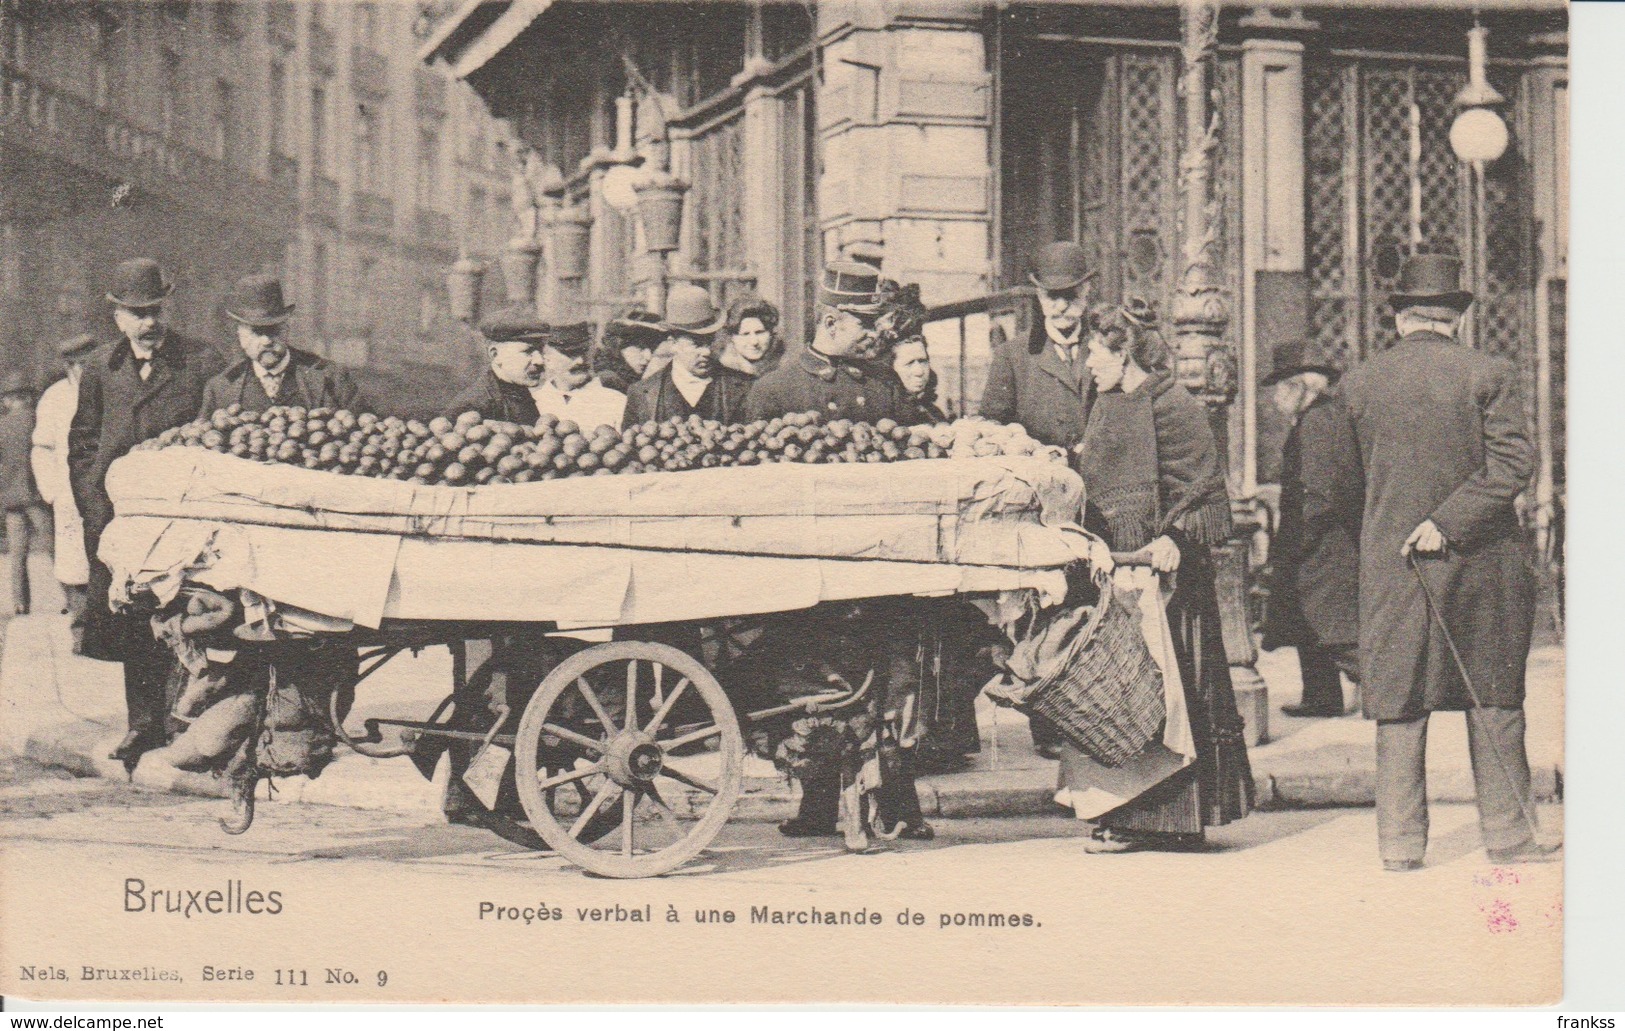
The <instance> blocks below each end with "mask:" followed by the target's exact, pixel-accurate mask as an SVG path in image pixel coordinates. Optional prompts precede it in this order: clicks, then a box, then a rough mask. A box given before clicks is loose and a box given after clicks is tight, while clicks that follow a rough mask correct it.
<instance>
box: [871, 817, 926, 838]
mask: <svg viewBox="0 0 1625 1031" xmlns="http://www.w3.org/2000/svg"><path fill="white" fill-rule="evenodd" d="M936 836H937V832H936V828H934V827H932V826H931V825H930V824H929V823H926V822H925V821H924V820H920V821H919V822H918V823H900V824H898V825H897V826H896V827H895V828H894V829H893V830H892V831H891V832H890V833H888V834H883V835H881V837H883V838H886V839H887V840H888V841H932V840H934V839H935V838H936Z"/></svg>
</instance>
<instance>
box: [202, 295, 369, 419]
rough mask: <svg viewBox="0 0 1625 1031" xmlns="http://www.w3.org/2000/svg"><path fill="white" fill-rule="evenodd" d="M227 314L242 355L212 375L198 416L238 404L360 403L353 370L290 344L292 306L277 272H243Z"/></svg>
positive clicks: (252, 407)
mask: <svg viewBox="0 0 1625 1031" xmlns="http://www.w3.org/2000/svg"><path fill="white" fill-rule="evenodd" d="M226 314H227V315H228V316H229V317H230V318H231V320H232V321H233V322H235V323H236V324H237V344H238V346H239V347H241V348H242V349H243V360H242V361H240V362H238V363H237V364H235V365H233V366H232V367H231V368H229V369H227V370H226V371H225V372H222V373H221V374H220V375H218V376H216V377H215V378H214V379H211V380H210V381H209V383H208V386H206V387H205V388H204V390H203V402H202V407H201V409H200V411H199V413H198V414H199V416H200V417H202V418H208V417H209V416H210V415H213V414H214V413H215V411H216V410H217V409H221V408H225V407H227V406H228V405H232V404H237V405H240V406H241V407H242V410H244V411H253V412H263V411H265V410H266V409H267V408H269V407H271V406H272V405H298V406H299V407H301V408H334V409H339V408H344V409H349V410H351V411H355V410H356V409H357V408H359V407H360V406H361V393H360V391H358V390H357V389H356V386H355V383H354V382H352V381H351V379H350V374H349V373H347V372H345V371H344V370H343V369H342V368H340V367H339V366H337V365H334V364H333V363H332V362H329V361H328V360H327V359H325V358H322V357H321V356H319V355H314V354H311V353H310V352H309V351H302V350H300V349H299V348H297V347H290V346H289V345H288V320H289V319H290V318H292V317H293V305H291V304H287V303H285V302H284V301H283V299H282V281H281V280H279V279H277V278H276V277H275V276H244V277H243V278H242V279H239V280H238V281H237V285H236V286H235V287H234V288H233V289H232V292H231V297H230V299H229V300H227V302H226Z"/></svg>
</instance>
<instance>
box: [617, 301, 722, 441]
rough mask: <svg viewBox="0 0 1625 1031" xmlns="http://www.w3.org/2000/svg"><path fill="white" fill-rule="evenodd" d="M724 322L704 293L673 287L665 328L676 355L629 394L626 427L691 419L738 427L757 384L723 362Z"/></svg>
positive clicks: (625, 417) (628, 392) (628, 390)
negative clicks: (719, 344)
mask: <svg viewBox="0 0 1625 1031" xmlns="http://www.w3.org/2000/svg"><path fill="white" fill-rule="evenodd" d="M725 321H726V318H725V316H724V314H723V313H722V312H720V311H718V310H717V306H716V305H715V304H713V303H712V301H711V294H710V293H709V292H707V291H706V290H705V288H704V287H699V286H692V285H689V284H686V283H684V284H679V285H677V286H674V287H672V289H671V293H670V294H669V295H668V296H667V298H666V317H665V318H664V319H662V320H661V322H660V328H661V330H662V332H664V334H665V340H664V342H665V343H666V344H667V345H669V346H670V349H671V355H672V360H671V364H670V365H668V366H666V367H665V368H664V369H662V370H661V371H660V373H659V374H658V375H655V376H651V377H649V378H648V379H640V380H638V381H637V382H636V383H633V384H632V385H631V386H629V387H628V388H627V390H626V413H625V415H623V416H622V419H621V421H622V423H623V425H626V426H633V425H636V424H638V423H643V422H649V421H650V420H653V421H655V422H665V421H666V420H667V419H676V418H687V417H688V416H690V415H698V416H700V417H701V418H703V419H714V420H716V421H717V422H723V423H734V422H738V421H739V417H740V415H741V414H743V412H744V409H745V395H746V394H748V393H750V388H751V383H752V382H753V381H752V380H751V378H750V377H749V376H747V375H745V374H744V373H742V372H739V371H737V370H735V369H730V368H728V367H726V366H724V365H723V364H722V362H721V361H720V360H719V356H718V355H717V353H716V338H717V334H718V333H719V332H721V331H722V328H723V324H724V322H725Z"/></svg>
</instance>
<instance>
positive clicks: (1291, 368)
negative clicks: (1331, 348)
mask: <svg viewBox="0 0 1625 1031" xmlns="http://www.w3.org/2000/svg"><path fill="white" fill-rule="evenodd" d="M1300 372H1318V373H1320V374H1322V375H1323V376H1325V377H1326V378H1327V379H1328V380H1330V381H1332V382H1334V383H1335V382H1337V377H1339V376H1341V375H1342V372H1341V371H1340V370H1339V369H1338V368H1337V366H1335V365H1333V364H1332V363H1331V360H1330V359H1328V358H1327V357H1326V354H1325V352H1323V351H1322V350H1321V349H1320V345H1319V344H1315V343H1311V342H1310V341H1307V340H1288V341H1287V342H1286V343H1284V344H1277V345H1276V346H1275V362H1274V368H1272V369H1271V370H1270V374H1269V375H1268V376H1265V377H1264V378H1263V379H1261V380H1259V382H1258V385H1259V386H1261V387H1272V386H1274V385H1275V384H1277V383H1279V382H1281V381H1282V380H1284V379H1286V378H1287V377H1289V376H1296V375H1297V374H1298V373H1300Z"/></svg>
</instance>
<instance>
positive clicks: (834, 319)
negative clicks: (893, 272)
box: [744, 261, 909, 424]
mask: <svg viewBox="0 0 1625 1031" xmlns="http://www.w3.org/2000/svg"><path fill="white" fill-rule="evenodd" d="M885 308H886V304H885V297H884V295H882V294H881V293H880V273H879V272H877V271H875V269H874V268H873V267H871V266H869V265H864V264H862V263H860V262H855V261H835V262H831V263H830V264H829V265H828V266H827V267H826V268H825V269H824V280H823V283H822V285H821V286H820V288H819V291H818V304H817V307H816V310H815V311H814V329H813V339H812V342H811V343H810V344H808V345H807V347H806V348H805V349H803V350H802V351H800V352H799V353H797V354H796V355H795V357H793V358H786V359H785V361H784V363H783V364H781V365H780V366H779V367H778V368H776V369H774V370H773V371H772V372H770V373H768V374H767V375H765V376H763V377H762V378H761V379H759V380H757V381H756V384H755V386H753V387H751V390H750V396H749V397H748V398H747V399H746V400H745V413H744V421H745V422H754V421H756V420H758V419H775V418H778V417H779V416H782V415H788V414H792V413H801V412H817V413H818V414H819V415H821V416H823V419H824V421H825V422H830V421H832V420H835V419H852V420H855V421H857V422H867V423H871V424H872V423H876V422H879V421H880V420H881V419H892V420H894V421H898V422H902V421H905V420H907V419H908V417H909V416H908V412H909V406H908V405H907V404H905V403H904V400H903V387H902V384H900V383H899V382H898V380H897V374H896V373H894V372H892V371H891V369H890V368H889V367H886V364H887V363H882V364H881V365H878V366H877V365H876V364H874V359H875V358H877V357H879V356H880V351H881V345H880V338H879V335H878V334H877V333H876V332H875V321H876V320H877V319H878V318H879V317H880V315H881V314H882V312H884V311H885Z"/></svg>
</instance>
